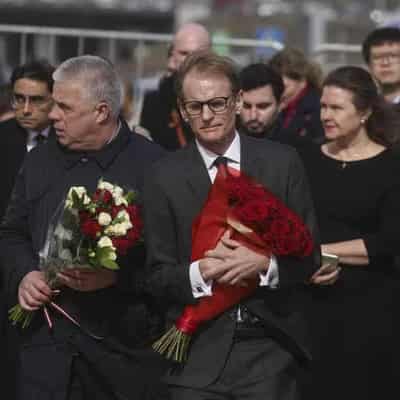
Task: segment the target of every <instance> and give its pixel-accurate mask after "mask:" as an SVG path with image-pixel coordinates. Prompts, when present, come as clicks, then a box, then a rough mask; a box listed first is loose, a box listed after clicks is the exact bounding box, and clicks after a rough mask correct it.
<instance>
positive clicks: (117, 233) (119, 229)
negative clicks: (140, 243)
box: [114, 224, 126, 236]
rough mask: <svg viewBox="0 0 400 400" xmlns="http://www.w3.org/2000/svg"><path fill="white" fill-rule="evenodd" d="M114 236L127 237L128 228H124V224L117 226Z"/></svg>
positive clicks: (115, 226)
mask: <svg viewBox="0 0 400 400" xmlns="http://www.w3.org/2000/svg"><path fill="white" fill-rule="evenodd" d="M114 235H115V236H124V235H126V227H125V226H124V224H115V225H114Z"/></svg>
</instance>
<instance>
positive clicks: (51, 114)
mask: <svg viewBox="0 0 400 400" xmlns="http://www.w3.org/2000/svg"><path fill="white" fill-rule="evenodd" d="M56 107H57V106H56V105H55V104H53V107H51V110H50V112H49V114H48V118H49V119H50V120H52V121H56V120H57V119H58V114H57V110H56Z"/></svg>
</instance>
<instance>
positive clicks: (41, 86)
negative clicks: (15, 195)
mask: <svg viewBox="0 0 400 400" xmlns="http://www.w3.org/2000/svg"><path fill="white" fill-rule="evenodd" d="M53 72H54V67H53V66H51V65H50V64H48V63H47V62H45V61H33V62H29V63H27V64H24V65H21V66H18V67H16V68H15V69H14V71H13V73H12V75H11V79H10V81H11V82H10V83H11V88H12V94H11V99H12V107H13V109H14V113H15V118H11V119H9V120H7V121H4V122H1V123H0V136H1V138H2V146H1V150H0V152H1V156H0V179H1V182H2V188H1V192H0V219H1V218H3V215H4V212H5V210H6V207H7V203H8V200H9V197H10V194H11V191H12V188H13V186H14V181H15V177H16V175H17V173H18V170H19V168H20V167H21V164H22V161H23V160H24V158H25V155H26V153H27V151H30V150H31V149H32V148H33V147H35V145H36V144H38V142H40V141H41V140H42V141H45V140H46V138H47V137H48V136H49V134H51V133H52V128H51V121H50V119H49V117H48V115H49V112H50V110H51V107H52V104H53V100H52V98H51V92H52V90H53V78H52V74H53Z"/></svg>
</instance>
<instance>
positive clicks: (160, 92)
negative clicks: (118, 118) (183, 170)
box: [140, 76, 193, 151]
mask: <svg viewBox="0 0 400 400" xmlns="http://www.w3.org/2000/svg"><path fill="white" fill-rule="evenodd" d="M173 79H174V77H173V76H171V77H167V78H164V79H162V80H161V81H160V87H159V88H158V89H157V90H153V91H150V92H148V93H146V95H145V96H144V99H143V107H142V113H141V116H140V125H141V126H143V127H144V128H146V129H147V130H148V131H149V132H150V135H151V138H152V139H153V141H154V142H156V143H158V144H159V145H160V146H162V147H163V148H164V149H166V150H170V151H173V150H177V149H179V148H181V147H182V146H181V144H180V143H179V140H178V136H177V128H176V125H177V124H179V125H180V128H181V129H182V133H183V135H184V138H185V140H186V142H189V141H191V140H192V139H193V134H192V132H191V130H190V127H189V126H188V125H187V124H185V123H184V121H183V120H182V118H181V117H180V114H179V113H178V112H177V103H176V94H175V91H174V87H173V84H174V82H173ZM173 112H174V117H173V116H172V113H173ZM174 118H175V120H174Z"/></svg>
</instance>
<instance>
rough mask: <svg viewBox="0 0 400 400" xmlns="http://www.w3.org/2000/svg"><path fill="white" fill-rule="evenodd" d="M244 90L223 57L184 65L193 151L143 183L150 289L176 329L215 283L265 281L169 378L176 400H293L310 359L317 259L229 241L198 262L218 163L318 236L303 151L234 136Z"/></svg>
mask: <svg viewBox="0 0 400 400" xmlns="http://www.w3.org/2000/svg"><path fill="white" fill-rule="evenodd" d="M239 82H240V80H239V76H238V74H237V72H236V68H235V66H234V65H233V63H232V61H231V60H229V59H227V58H225V57H221V56H218V55H215V54H213V53H210V52H207V51H199V52H195V53H193V54H191V55H189V56H188V57H187V58H186V59H185V61H184V63H183V64H182V66H181V68H180V69H179V71H178V77H177V95H178V105H179V107H180V111H181V113H182V115H183V118H184V119H185V121H186V122H187V123H188V124H189V125H190V127H191V129H192V131H193V133H194V135H195V141H193V142H192V143H190V144H188V146H187V147H185V148H184V149H181V150H179V151H177V152H175V153H171V154H169V155H168V156H166V157H165V158H164V159H162V160H161V161H160V162H157V163H156V165H155V166H154V168H152V170H151V171H150V172H149V175H148V176H147V179H146V180H145V189H144V193H143V197H144V208H145V232H146V235H147V237H146V245H147V249H148V252H149V257H148V261H149V285H148V287H149V288H150V290H151V291H152V295H153V296H154V297H155V298H158V299H159V300H160V302H162V304H165V307H166V310H167V311H166V314H167V320H168V323H169V324H171V323H173V322H175V320H176V318H177V317H178V316H179V315H180V314H181V313H182V310H183V308H184V307H185V306H186V305H189V304H195V303H196V302H197V300H198V299H200V298H202V297H204V296H210V295H212V291H213V283H214V282H218V283H220V284H223V285H233V286H235V285H238V286H240V285H246V281H247V280H248V279H250V278H256V279H258V278H259V287H258V288H257V290H256V292H255V293H256V294H254V295H251V296H250V297H249V298H248V299H246V300H245V301H243V302H242V303H240V304H239V305H236V306H234V307H233V308H232V309H230V310H228V311H226V312H224V313H222V314H221V315H219V316H218V317H216V318H215V319H212V320H211V321H208V322H207V323H206V324H204V325H202V327H201V328H200V329H199V330H198V331H197V332H196V333H195V335H194V336H193V338H192V341H191V345H190V350H189V354H188V359H187V361H186V363H185V364H183V365H182V366H181V367H176V368H173V369H171V371H170V373H169V374H168V375H167V376H166V377H165V380H166V382H167V383H168V385H169V388H170V393H171V398H172V400H186V399H191V400H205V399H207V400H224V399H226V400H228V399H238V400H240V399H252V400H261V399H262V400H265V399H267V398H268V399H270V400H278V399H279V400H294V399H297V398H298V397H297V395H298V392H297V384H296V380H297V374H298V372H299V370H300V369H301V368H302V366H303V365H302V362H303V361H305V360H307V359H308V357H309V355H308V350H307V346H306V344H305V340H304V339H305V338H304V331H303V328H304V326H303V319H302V317H301V313H300V312H298V310H300V309H301V308H302V304H303V302H304V298H303V296H304V293H303V292H302V290H301V289H300V288H301V287H302V286H303V282H304V281H306V279H307V277H309V276H310V275H311V274H312V271H314V270H315V269H317V265H316V262H315V261H314V257H309V258H307V259H303V260H301V261H297V260H294V259H289V257H276V256H274V255H271V256H264V255H261V254H259V253H257V252H255V251H252V250H250V249H249V248H247V247H245V246H242V245H238V244H237V243H236V242H234V241H232V240H230V239H229V237H228V236H227V235H225V236H224V237H223V239H221V242H220V243H219V244H218V245H217V247H216V248H215V249H214V250H213V251H212V252H211V253H208V254H207V256H206V257H204V258H202V259H199V260H193V261H191V247H192V244H191V228H192V222H193V221H194V219H195V218H196V216H197V215H198V213H199V212H200V210H201V209H202V206H203V205H204V203H205V201H206V199H207V194H208V192H209V189H210V187H211V184H212V182H213V181H214V179H215V177H216V174H217V170H218V166H217V163H216V160H217V159H219V160H221V157H219V156H222V157H223V158H224V159H225V162H226V163H227V164H228V166H229V167H232V168H234V169H237V170H242V171H244V172H245V173H246V174H248V175H250V176H251V177H253V178H254V179H255V180H257V181H258V182H259V183H261V184H263V185H265V186H266V187H268V188H269V189H270V190H271V191H272V192H274V193H275V194H276V195H277V196H278V197H280V198H281V199H282V200H283V201H284V202H285V203H286V204H287V205H288V206H289V207H290V208H292V209H293V210H294V211H295V212H297V213H298V214H299V215H300V216H301V217H302V218H303V220H304V221H305V222H306V223H307V225H308V226H309V227H310V229H311V231H312V232H314V228H315V218H314V214H313V210H312V205H311V198H310V193H309V191H308V188H307V184H306V178H305V174H304V170H303V167H302V164H301V162H300V160H299V158H298V156H297V154H296V153H295V151H294V150H293V149H291V148H289V147H287V146H284V145H281V144H279V143H275V142H272V141H269V140H267V139H265V141H264V140H263V141H260V140H258V139H256V138H252V137H249V136H246V135H243V136H241V135H239V134H238V133H237V131H236V129H235V120H236V115H237V114H238V113H240V109H241V107H242V92H241V90H240V83H239ZM220 170H221V167H220ZM316 256H317V257H318V255H316Z"/></svg>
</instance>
